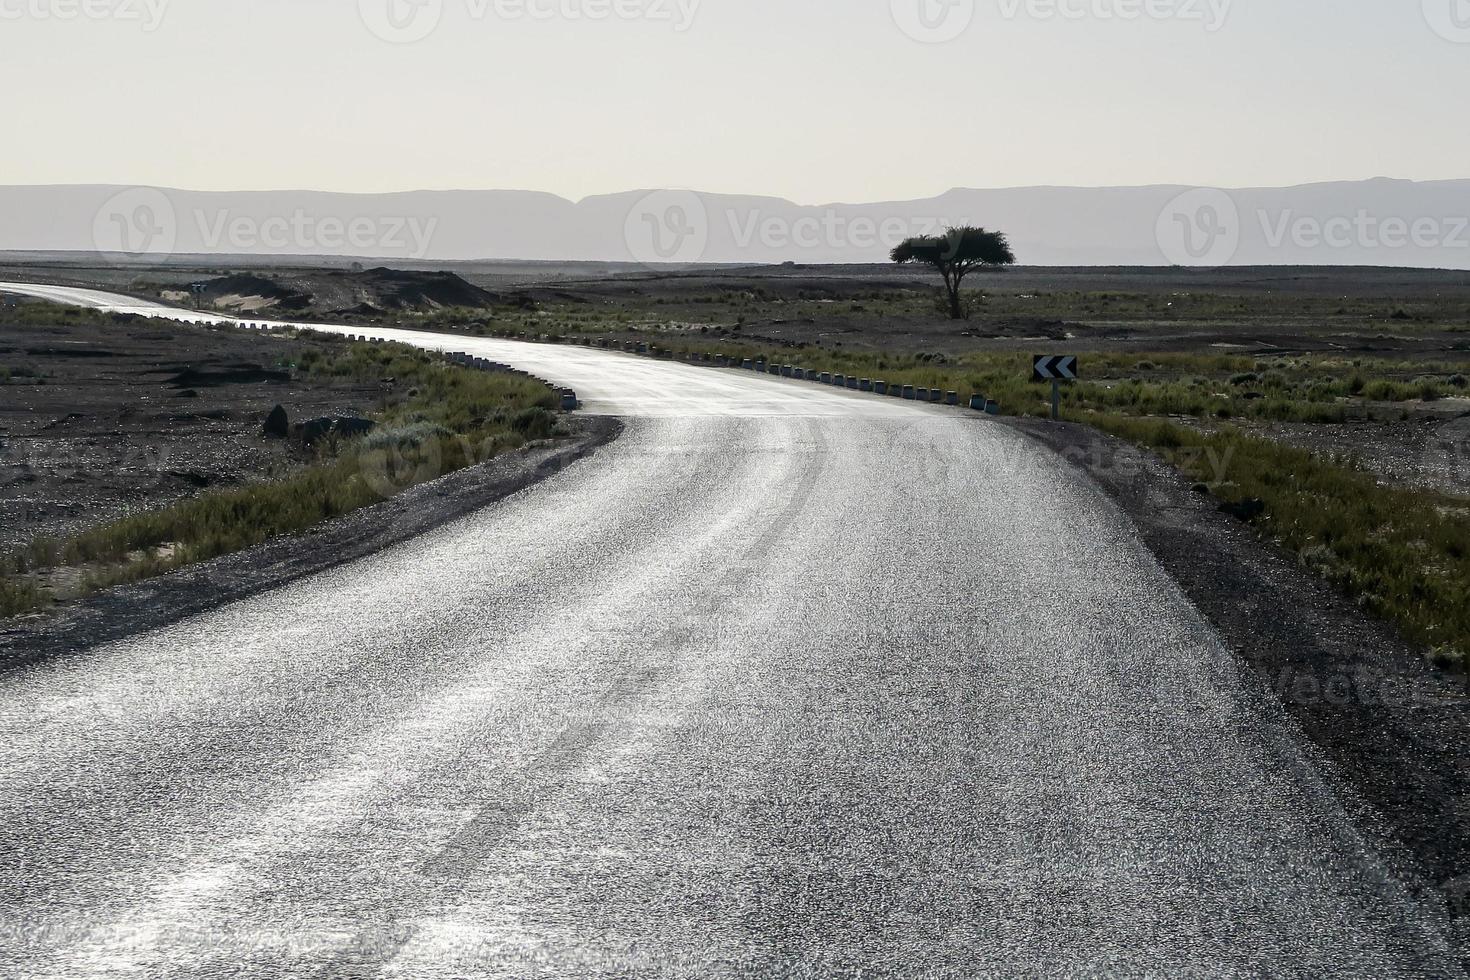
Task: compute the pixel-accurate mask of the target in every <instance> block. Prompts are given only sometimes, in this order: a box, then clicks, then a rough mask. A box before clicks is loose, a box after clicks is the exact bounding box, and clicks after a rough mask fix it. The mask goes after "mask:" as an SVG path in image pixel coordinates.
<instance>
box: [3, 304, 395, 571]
mask: <svg viewBox="0 0 1470 980" xmlns="http://www.w3.org/2000/svg"><path fill="white" fill-rule="evenodd" d="M332 343H334V342H333V341H330V340H315V339H313V340H306V339H293V338H288V337H284V336H282V335H280V334H273V333H266V332H263V331H252V332H242V331H239V330H233V329H210V328H205V327H192V326H185V325H182V324H174V323H165V322H162V321H150V320H142V319H137V318H134V319H132V320H126V319H124V320H120V321H119V320H113V319H110V318H104V317H97V316H93V315H90V314H89V315H86V316H79V317H78V318H77V322H75V323H68V324H59V325H58V324H48V325H45V326H33V325H32V326H28V325H27V324H26V322H25V321H24V320H23V319H22V318H19V317H15V316H10V317H6V318H5V321H4V323H3V324H0V367H4V368H9V369H10V370H11V372H12V376H11V378H10V380H9V381H8V382H0V552H3V551H6V550H9V549H12V548H14V547H16V546H18V545H22V544H25V543H26V542H28V541H30V540H32V539H33V538H37V537H62V536H65V535H68V534H70V533H74V532H77V531H80V530H82V529H84V528H86V527H91V526H94V525H96V524H98V523H101V522H104V521H106V520H108V519H110V518H114V517H119V516H121V515H123V514H126V513H128V512H129V511H132V510H135V509H138V508H144V507H147V508H153V507H160V506H165V505H167V504H169V503H172V502H174V501H176V500H179V499H181V498H184V497H187V496H191V495H193V494H195V493H197V492H198V491H199V490H201V489H205V488H210V487H229V486H237V485H240V484H243V483H248V482H250V481H254V480H258V479H262V478H265V477H268V476H270V475H272V474H279V473H281V472H284V471H285V470H287V469H289V468H291V467H294V466H297V465H300V464H302V463H304V462H307V461H308V460H309V458H310V456H309V454H308V453H307V452H306V451H305V450H303V449H302V448H301V447H299V446H296V445H294V444H292V443H290V442H288V441H283V440H273V439H265V438H263V436H262V433H261V426H262V423H263V421H264V419H265V417H266V415H267V414H268V413H269V412H270V411H271V409H272V408H273V407H274V406H276V405H278V404H279V405H283V406H284V407H285V409H286V411H287V413H288V415H289V417H290V418H291V419H292V420H293V421H294V420H297V419H302V418H313V417H317V416H326V415H354V414H367V413H370V412H372V411H373V410H375V409H376V408H377V407H378V405H379V404H380V402H381V401H382V399H383V397H384V394H385V392H386V391H390V390H391V388H385V387H384V385H382V384H362V383H357V382H351V381H345V380H331V381H328V380H326V379H321V378H300V379H294V378H293V373H292V371H291V370H290V366H291V365H292V364H294V363H296V362H297V361H298V360H299V358H300V356H301V354H302V352H303V351H305V350H306V349H308V348H310V347H323V346H326V345H330V344H332Z"/></svg>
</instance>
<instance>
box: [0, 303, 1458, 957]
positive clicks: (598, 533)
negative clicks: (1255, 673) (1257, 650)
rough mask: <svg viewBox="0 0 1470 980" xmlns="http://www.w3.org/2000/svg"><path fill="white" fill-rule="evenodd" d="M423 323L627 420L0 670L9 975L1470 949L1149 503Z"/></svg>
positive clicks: (989, 453)
mask: <svg viewBox="0 0 1470 980" xmlns="http://www.w3.org/2000/svg"><path fill="white" fill-rule="evenodd" d="M8 288H12V287H9V286H5V285H3V284H0V289H8ZM50 294H51V295H52V296H53V298H58V299H63V300H66V301H72V302H83V303H90V304H91V305H99V306H104V307H106V306H111V305H118V306H129V305H131V306H134V307H137V306H140V305H141V304H137V303H135V302H134V301H119V300H114V299H111V298H107V297H100V298H99V295H97V294H93V295H87V294H83V293H80V292H76V291H62V292H58V291H56V290H51V291H50ZM352 332H354V333H369V334H372V335H374V336H389V335H392V336H400V335H397V334H394V333H393V332H392V331H381V330H380V331H364V330H362V329H359V328H353V331H352ZM401 336H403V337H405V338H406V339H409V340H411V341H412V342H414V343H419V344H422V345H425V346H430V347H449V348H454V349H469V350H472V351H474V352H476V353H481V354H484V355H485V356H490V357H494V358H496V359H499V360H503V361H510V362H514V363H516V364H518V365H519V366H523V367H526V368H528V369H531V370H535V371H537V372H538V373H541V374H543V375H544V376H548V377H551V378H554V379H555V380H557V381H559V382H564V383H566V384H569V385H572V386H574V387H576V388H577V389H578V391H579V392H580V393H581V394H582V395H583V397H584V398H585V399H586V401H587V402H588V404H589V407H590V409H591V410H595V411H601V412H608V413H615V414H618V415H621V416H624V417H626V418H627V419H628V420H629V421H628V427H627V431H626V434H625V435H624V436H623V437H622V438H621V439H619V440H618V441H617V442H615V443H614V444H612V445H611V446H609V447H607V448H605V449H602V450H600V451H598V452H597V453H596V455H595V456H594V457H592V458H591V459H589V460H587V461H584V462H582V463H579V464H577V465H576V466H574V467H572V468H570V469H568V470H566V471H564V472H562V473H559V474H557V475H556V476H553V477H552V478H550V479H548V480H547V481H545V482H544V483H542V484H540V485H538V486H536V487H534V488H532V489H530V490H528V491H525V492H523V493H520V494H518V495H516V496H514V497H511V498H509V499H507V500H505V501H504V502H502V503H501V504H498V505H496V506H494V507H490V508H488V509H486V510H484V511H481V512H478V513H475V514H473V515H472V516H469V517H466V518H464V519H462V520H459V521H457V522H455V523H453V524H451V525H449V526H446V527H444V528H443V529H441V530H440V531H438V532H435V533H432V534H429V535H426V536H424V537H421V538H417V539H414V540H412V541H409V542H407V543H405V544H403V545H400V546H397V547H394V548H392V549H390V550H388V551H386V552H383V553H381V554H379V555H376V556H374V557H372V558H370V559H366V560H362V561H358V562H354V563H352V564H349V565H346V566H343V567H340V568H337V569H335V570H333V571H330V572H327V573H324V574H321V575H316V576H313V577H311V578H308V579H304V580H301V581H298V582H296V583H294V584H292V585H289V586H287V587H284V588H281V589H279V590H277V591H274V592H271V593H268V594H265V595H261V596H259V597H257V598H253V599H249V600H246V601H243V602H238V603H235V604H233V605H229V606H226V607H223V608H221V609H218V610H216V611H213V612H210V613H208V614H205V615H202V616H199V617H196V618H194V619H190V620H187V621H185V622H182V623H179V624H177V625H175V626H172V627H169V628H167V629H163V630H159V631H157V632H153V633H148V634H146V635H141V636H138V637H135V638H133V639H131V640H128V641H125V642H120V643H114V644H110V645H107V646H103V647H100V648H97V649H92V650H88V651H85V652H79V653H78V654H76V655H74V656H70V657H67V658H63V659H60V660H54V661H51V662H47V663H43V664H39V665H34V666H30V667H25V668H21V669H14V670H11V671H9V672H6V673H3V674H0V828H3V831H0V924H3V925H0V928H3V930H4V936H3V940H0V976H7V977H8V976H25V977H78V976H88V977H91V976H105V977H111V976H117V977H152V976H160V977H224V976H250V977H287V976H290V977H296V976H320V977H335V976H352V977H358V976H361V977H465V976H490V977H526V976H533V975H534V976H597V977H632V976H669V977H696V976H698V977H703V976H752V975H778V976H843V977H856V976H913V977H921V976H922V977H955V978H968V977H976V976H996V975H1000V976H1004V975H1017V976H1022V975H1038V974H1044V975H1056V974H1068V975H1097V974H1119V973H1121V974H1127V975H1143V974H1150V975H1170V976H1174V975H1195V976H1221V975H1237V976H1245V975H1262V974H1277V975H1282V974H1294V975H1299V976H1313V975H1334V976H1365V977H1367V976H1380V977H1381V976H1411V975H1412V976H1454V975H1459V971H1460V965H1459V963H1458V961H1457V960H1456V959H1455V958H1454V955H1453V953H1452V952H1451V951H1449V950H1448V949H1447V946H1446V943H1445V940H1444V939H1443V938H1442V936H1441V932H1440V929H1439V927H1438V925H1437V920H1436V917H1435V914H1434V912H1433V910H1431V909H1429V908H1426V907H1423V906H1421V905H1420V904H1418V903H1416V901H1415V899H1414V898H1412V897H1411V895H1410V894H1409V893H1408V891H1407V890H1406V889H1405V888H1404V887H1403V886H1402V885H1401V884H1400V883H1399V882H1398V881H1397V880H1396V879H1395V878H1394V876H1393V874H1392V873H1391V871H1390V870H1389V867H1388V862H1387V861H1386V860H1385V859H1384V858H1383V857H1382V856H1381V855H1380V854H1379V853H1378V852H1376V851H1375V850H1374V848H1373V846H1372V845H1371V844H1370V843H1368V842H1367V840H1365V838H1364V837H1363V836H1362V835H1361V834H1360V833H1359V831H1358V830H1356V829H1355V827H1354V824H1353V822H1352V820H1351V819H1350V818H1349V816H1348V814H1347V812H1346V811H1345V808H1344V805H1343V803H1342V802H1341V801H1340V800H1339V799H1338V797H1337V796H1336V795H1335V794H1334V790H1333V789H1332V787H1331V785H1329V783H1328V782H1327V781H1326V780H1325V779H1324V778H1323V777H1322V776H1321V775H1320V774H1319V772H1318V770H1317V769H1316V767H1315V766H1314V765H1313V763H1312V761H1311V759H1310V758H1309V757H1308V756H1307V755H1306V754H1305V753H1304V752H1303V750H1301V749H1300V748H1298V746H1297V745H1296V743H1295V741H1294V740H1293V738H1292V736H1291V732H1290V728H1289V726H1288V725H1287V724H1286V723H1285V722H1284V721H1283V720H1282V718H1281V716H1280V714H1279V712H1278V711H1276V710H1275V709H1273V707H1272V705H1271V704H1270V703H1269V702H1267V701H1266V700H1265V699H1263V698H1260V697H1257V696H1256V695H1255V694H1254V693H1253V691H1254V688H1253V687H1252V686H1251V684H1250V683H1248V681H1247V679H1245V678H1243V677H1242V676H1241V674H1240V671H1239V669H1238V668H1237V665H1236V663H1235V661H1234V660H1233V659H1232V657H1231V655H1230V654H1229V652H1228V651H1227V650H1226V649H1224V648H1223V646H1222V645H1221V642H1220V640H1219V639H1218V638H1217V637H1216V636H1215V635H1214V634H1213V633H1212V631H1211V630H1210V628H1209V627H1208V626H1207V625H1206V624H1205V623H1204V622H1203V621H1202V620H1201V618H1200V616H1199V615H1198V614H1197V613H1196V612H1195V611H1194V609H1193V608H1192V607H1191V606H1190V605H1189V603H1188V602H1187V601H1186V599H1185V598H1184V597H1183V596H1182V594H1181V593H1180V591H1179V589H1178V588H1177V587H1176V586H1175V585H1174V583H1173V582H1172V581H1171V580H1170V579H1169V578H1168V577H1167V576H1166V575H1165V574H1164V573H1163V572H1162V571H1161V570H1160V568H1159V567H1158V566H1157V564H1156V563H1155V562H1154V560H1153V559H1152V558H1151V557H1150V555H1149V554H1148V553H1147V551H1146V550H1145V549H1144V548H1143V547H1142V546H1141V545H1140V543H1139V542H1138V540H1137V538H1136V536H1135V534H1134V532H1133V530H1132V529H1131V527H1130V525H1129V523H1128V521H1127V519H1126V518H1125V517H1124V516H1122V515H1121V514H1120V512H1119V511H1117V510H1116V509H1115V508H1114V507H1113V506H1112V505H1111V504H1110V503H1109V501H1108V500H1107V499H1105V498H1104V497H1103V496H1102V495H1101V494H1100V493H1099V492H1098V491H1097V490H1095V489H1094V488H1093V487H1092V486H1091V485H1090V484H1088V483H1087V482H1085V480H1083V479H1082V478H1079V477H1078V476H1077V475H1075V474H1074V473H1073V472H1071V471H1070V470H1068V469H1067V468H1065V467H1064V466H1063V465H1062V464H1061V463H1060V462H1059V461H1058V460H1056V459H1055V458H1054V457H1052V456H1050V455H1049V454H1047V453H1045V452H1043V451H1041V450H1039V449H1038V448H1037V447H1035V446H1034V445H1032V444H1030V443H1028V442H1027V441H1025V440H1023V439H1022V438H1020V437H1019V436H1017V435H1015V434H1014V433H1012V432H1011V431H1010V430H1008V429H1006V428H1004V427H1002V426H999V425H996V424H994V423H993V422H990V421H988V420H986V419H984V418H983V417H979V416H976V415H973V414H971V413H965V412H961V411H959V410H946V409H939V408H932V407H927V406H916V405H912V404H905V403H902V402H895V401H891V400H884V399H881V398H876V397H873V396H862V395H856V394H848V393H845V392H840V391H835V390H832V389H823V388H821V387H819V386H814V385H809V384H806V383H803V382H796V381H782V380H779V379H772V378H764V377H756V376H754V375H751V374H745V373H740V372H734V371H718V370H713V369H700V368H694V367H689V366H684V365H678V364H668V363H659V362H654V361H650V360H647V359H639V358H634V357H629V356H625V355H618V354H608V353H601V352H594V351H588V350H583V349H577V348H567V347H558V346H532V345H521V344H513V343H509V342H501V341H492V340H466V339H464V338H458V337H435V336H433V335H426V334H405V335H401Z"/></svg>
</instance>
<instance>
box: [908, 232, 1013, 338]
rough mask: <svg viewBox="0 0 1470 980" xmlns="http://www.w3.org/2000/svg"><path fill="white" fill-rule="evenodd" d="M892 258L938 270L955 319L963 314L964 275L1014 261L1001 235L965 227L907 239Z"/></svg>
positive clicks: (951, 314)
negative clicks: (930, 235) (961, 290)
mask: <svg viewBox="0 0 1470 980" xmlns="http://www.w3.org/2000/svg"><path fill="white" fill-rule="evenodd" d="M891 257H892V259H893V261H894V262H897V263H898V264H899V265H907V264H909V263H920V264H923V265H927V266H931V267H933V268H934V269H937V270H938V271H939V274H940V275H942V276H943V277H944V288H945V291H946V293H947V294H948V297H949V313H950V316H952V317H954V318H955V319H960V318H962V317H963V316H964V315H965V312H964V305H963V304H962V303H961V301H960V283H962V282H963V281H964V278H965V276H967V275H969V274H970V273H971V272H973V271H974V270H976V269H978V268H981V267H982V266H1003V265H1013V264H1014V263H1015V261H1016V256H1015V254H1014V253H1013V252H1012V251H1011V246H1010V243H1009V242H1007V241H1006V236H1005V235H1004V234H1002V233H1001V232H998V231H986V230H985V229H984V228H973V227H970V226H968V225H967V226H964V227H961V228H950V229H947V230H946V231H945V233H944V234H943V235H937V236H933V237H921V238H910V239H908V240H907V241H905V242H903V243H902V244H900V245H899V246H897V247H896V248H894V250H893V253H892V256H891Z"/></svg>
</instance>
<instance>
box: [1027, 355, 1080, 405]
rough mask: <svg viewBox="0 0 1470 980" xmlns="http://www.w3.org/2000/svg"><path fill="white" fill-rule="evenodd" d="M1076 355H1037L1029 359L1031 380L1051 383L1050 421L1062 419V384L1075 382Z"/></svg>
mask: <svg viewBox="0 0 1470 980" xmlns="http://www.w3.org/2000/svg"><path fill="white" fill-rule="evenodd" d="M1077 374H1078V371H1077V355H1075V354H1038V355H1036V356H1035V357H1033V358H1032V359H1031V380H1032V381H1050V382H1051V420H1052V421H1053V422H1055V421H1057V420H1059V419H1060V418H1061V417H1062V382H1063V381H1076V380H1077Z"/></svg>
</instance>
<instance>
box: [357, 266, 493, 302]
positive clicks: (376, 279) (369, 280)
mask: <svg viewBox="0 0 1470 980" xmlns="http://www.w3.org/2000/svg"><path fill="white" fill-rule="evenodd" d="M332 278H335V279H337V280H338V281H339V282H340V283H342V284H344V285H346V286H347V287H348V288H349V289H350V290H351V291H352V292H353V293H354V294H355V295H356V296H357V297H358V298H359V300H360V303H359V304H358V305H361V306H368V307H371V308H374V309H377V310H436V309H444V308H446V307H451V306H464V307H471V308H484V307H488V306H491V305H493V304H495V303H502V302H504V301H505V300H504V299H503V297H501V296H499V295H498V294H496V293H492V292H490V291H488V290H485V289H481V288H480V287H479V286H474V285H471V284H470V283H468V282H466V281H465V280H464V279H461V278H460V277H459V276H457V275H455V274H454V273H452V272H408V271H404V270H401V269H381V268H380V269H368V270H367V271H365V272H339V273H336V274H335V275H333V276H332Z"/></svg>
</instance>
